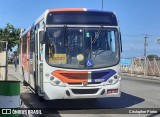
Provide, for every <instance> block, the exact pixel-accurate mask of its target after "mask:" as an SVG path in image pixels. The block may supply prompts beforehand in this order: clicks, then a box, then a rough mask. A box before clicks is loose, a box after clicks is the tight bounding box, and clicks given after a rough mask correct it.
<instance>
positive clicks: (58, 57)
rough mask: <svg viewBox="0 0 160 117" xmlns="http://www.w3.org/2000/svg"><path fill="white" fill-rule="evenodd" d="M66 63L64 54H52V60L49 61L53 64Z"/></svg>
mask: <svg viewBox="0 0 160 117" xmlns="http://www.w3.org/2000/svg"><path fill="white" fill-rule="evenodd" d="M66 61H67V57H66V54H54V55H53V58H50V59H49V62H52V63H55V64H65V63H66Z"/></svg>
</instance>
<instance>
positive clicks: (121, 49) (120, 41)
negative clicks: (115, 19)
mask: <svg viewBox="0 0 160 117" xmlns="http://www.w3.org/2000/svg"><path fill="white" fill-rule="evenodd" d="M120 44H121V52H122V38H121V33H120Z"/></svg>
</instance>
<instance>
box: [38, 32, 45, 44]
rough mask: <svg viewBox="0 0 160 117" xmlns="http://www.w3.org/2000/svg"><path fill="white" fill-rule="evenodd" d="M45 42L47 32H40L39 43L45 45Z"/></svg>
mask: <svg viewBox="0 0 160 117" xmlns="http://www.w3.org/2000/svg"><path fill="white" fill-rule="evenodd" d="M44 40H45V31H40V32H39V42H40V43H44Z"/></svg>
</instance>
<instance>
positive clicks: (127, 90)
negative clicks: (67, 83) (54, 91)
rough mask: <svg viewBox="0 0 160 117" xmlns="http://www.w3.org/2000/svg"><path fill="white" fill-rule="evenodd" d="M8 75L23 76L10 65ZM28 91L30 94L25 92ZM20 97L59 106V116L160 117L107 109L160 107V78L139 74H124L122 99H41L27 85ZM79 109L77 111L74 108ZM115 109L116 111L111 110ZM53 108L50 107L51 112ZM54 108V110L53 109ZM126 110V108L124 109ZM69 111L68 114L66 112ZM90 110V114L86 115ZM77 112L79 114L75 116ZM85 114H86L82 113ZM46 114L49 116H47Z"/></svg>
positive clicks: (45, 105) (38, 104)
mask: <svg viewBox="0 0 160 117" xmlns="http://www.w3.org/2000/svg"><path fill="white" fill-rule="evenodd" d="M9 74H10V75H11V74H12V75H14V76H16V77H20V75H19V72H18V71H17V72H15V71H14V67H13V66H9ZM26 92H27V93H26ZM21 98H22V100H23V101H24V103H25V104H26V105H27V106H28V107H31V108H52V109H53V108H56V109H54V113H55V114H54V115H52V116H56V117H60V116H62V117H70V116H73V117H74V116H77V117H82V116H84V117H86V116H87V117H96V116H99V117H105V116H109V117H119V116H120V117H123V116H148V117H160V115H158V114H147V115H146V114H143V115H135V114H132V115H127V114H125V115H122V114H120V115H119V114H114V115H113V114H107V115H106V113H107V112H110V111H111V112H114V111H115V112H117V111H120V113H123V110H118V109H124V108H130V109H133V108H160V80H150V79H142V78H136V77H126V76H123V77H122V95H121V97H120V98H102V99H98V100H96V101H95V100H57V101H45V102H39V101H38V99H37V98H38V97H37V96H36V95H34V94H33V93H32V92H31V91H30V90H29V89H28V88H27V87H24V86H22V90H21ZM75 109H76V110H75ZM112 109H114V110H112ZM116 109H117V110H116ZM50 110H51V109H48V111H50ZM52 111H53V110H52ZM124 111H125V110H124ZM67 113H68V114H67ZM86 113H87V114H86ZM75 114H76V115H75ZM82 114H83V115H82ZM99 114H100V115H99ZM46 117H49V115H47V116H46Z"/></svg>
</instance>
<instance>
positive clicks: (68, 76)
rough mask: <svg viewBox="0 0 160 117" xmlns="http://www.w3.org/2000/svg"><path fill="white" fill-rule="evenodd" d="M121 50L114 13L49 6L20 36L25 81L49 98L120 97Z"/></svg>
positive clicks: (39, 93) (25, 83)
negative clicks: (52, 7)
mask: <svg viewBox="0 0 160 117" xmlns="http://www.w3.org/2000/svg"><path fill="white" fill-rule="evenodd" d="M120 53H121V35H120V30H119V26H118V22H117V18H116V15H115V13H114V12H107V11H99V10H88V9H85V8H65V9H64V8H63V9H51V10H46V11H45V12H44V13H43V14H42V15H41V16H40V17H39V18H38V19H37V20H36V21H35V22H34V24H33V25H32V26H31V28H29V29H28V30H26V31H25V32H23V34H22V35H21V38H20V67H21V71H22V76H23V83H24V85H29V86H30V87H31V88H32V89H33V90H34V91H35V93H36V94H38V96H40V97H41V98H42V99H45V100H55V99H78V98H102V97H120V95H121V88H120V84H121V83H120V82H121V76H120Z"/></svg>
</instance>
